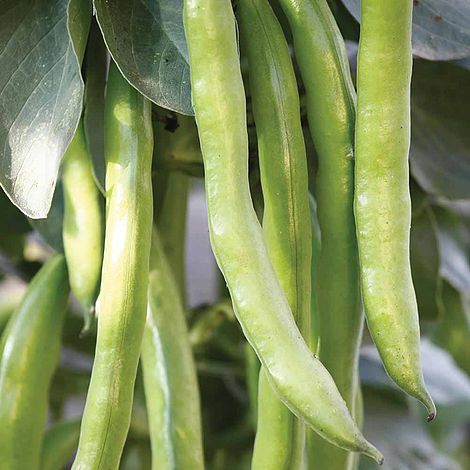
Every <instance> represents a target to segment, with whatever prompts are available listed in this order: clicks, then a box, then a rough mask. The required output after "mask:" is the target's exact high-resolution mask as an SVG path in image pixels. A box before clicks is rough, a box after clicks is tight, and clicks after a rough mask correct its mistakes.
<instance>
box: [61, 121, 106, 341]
mask: <svg viewBox="0 0 470 470" xmlns="http://www.w3.org/2000/svg"><path fill="white" fill-rule="evenodd" d="M62 187H63V190H64V224H63V230H62V237H63V241H64V251H65V259H66V261H67V267H68V271H69V280H70V288H71V290H72V292H73V294H74V295H75V297H76V298H77V300H78V301H79V303H80V305H81V307H82V310H83V312H84V317H85V324H84V327H83V331H84V332H86V331H88V330H89V328H90V326H91V324H92V321H93V315H94V310H95V301H96V297H97V296H98V290H99V285H100V278H101V264H102V261H103V232H104V227H103V225H104V221H103V216H102V208H101V194H100V191H99V189H98V187H97V186H96V183H95V180H94V177H93V167H92V161H91V156H90V153H89V151H88V148H87V145H86V140H85V133H84V129H83V121H82V120H81V121H80V123H79V125H78V128H77V130H76V131H75V135H74V137H73V139H72V142H71V143H70V145H69V147H68V148H67V151H66V153H65V155H64V159H63V161H62Z"/></svg>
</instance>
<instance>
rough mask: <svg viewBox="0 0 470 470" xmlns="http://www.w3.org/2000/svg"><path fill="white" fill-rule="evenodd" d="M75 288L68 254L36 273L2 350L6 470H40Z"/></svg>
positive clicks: (0, 407)
mask: <svg viewBox="0 0 470 470" xmlns="http://www.w3.org/2000/svg"><path fill="white" fill-rule="evenodd" d="M68 293H69V288H68V284H67V268H66V265H65V260H64V257H63V256H62V255H56V256H54V257H53V258H51V259H50V260H49V261H48V262H47V263H46V264H45V265H44V266H43V267H42V268H41V270H40V271H39V272H38V273H37V274H36V276H35V277H34V278H33V280H32V281H31V283H30V285H29V287H28V290H27V291H26V293H25V296H24V298H23V300H22V301H21V304H20V305H19V307H18V310H17V311H16V312H15V313H14V315H13V317H12V318H11V319H10V321H9V323H8V326H7V329H6V330H5V332H4V335H3V337H2V343H1V345H0V356H1V358H2V359H1V362H0V467H1V468H5V469H8V470H24V469H33V470H34V469H37V468H39V461H40V455H41V443H42V439H43V434H44V431H45V426H46V418H47V409H48V391H49V385H50V382H51V379H52V375H53V373H54V370H55V368H56V366H57V363H58V361H59V353H60V344H61V333H62V325H63V322H64V318H65V311H66V305H67V297H68Z"/></svg>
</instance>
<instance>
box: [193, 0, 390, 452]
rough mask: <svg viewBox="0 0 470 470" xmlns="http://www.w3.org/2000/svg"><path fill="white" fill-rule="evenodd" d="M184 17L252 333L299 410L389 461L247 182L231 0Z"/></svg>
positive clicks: (341, 439) (216, 230) (229, 257)
mask: <svg viewBox="0 0 470 470" xmlns="http://www.w3.org/2000/svg"><path fill="white" fill-rule="evenodd" d="M184 25H185V34H186V39H187V43H188V48H189V59H190V60H189V61H190V67H191V85H192V99H193V105H194V110H195V115H196V122H197V126H198V132H199V140H200V142H201V148H202V154H203V160H204V170H205V184H206V198H207V206H208V216H209V234H210V238H211V244H212V249H213V252H214V254H215V257H216V260H217V263H218V265H219V268H220V269H221V271H222V273H223V275H224V277H225V279H226V281H227V285H228V287H229V290H230V294H231V297H232V302H233V305H234V311H235V313H236V315H237V318H238V320H239V322H240V324H241V326H242V328H243V331H244V334H245V336H246V337H247V339H248V340H249V341H250V343H251V344H252V346H253V348H254V349H255V351H256V353H257V355H258V357H259V358H260V361H261V363H262V365H263V367H264V368H265V369H266V370H267V372H268V374H269V375H268V378H269V380H270V383H271V385H272V386H273V388H274V389H275V390H276V392H277V393H278V394H279V396H280V397H281V399H282V400H283V402H284V403H285V404H286V405H287V406H288V407H289V408H290V410H291V411H292V412H293V413H295V414H296V415H297V416H298V417H301V418H302V419H303V420H304V421H305V422H306V423H307V424H309V425H310V426H312V427H314V428H315V429H316V431H317V432H318V433H320V434H321V435H322V436H323V437H325V438H327V439H328V440H330V441H331V442H333V443H335V444H336V445H338V446H341V447H343V448H346V449H349V450H352V451H360V452H364V453H365V454H367V455H369V456H371V457H372V458H375V459H376V460H377V461H381V460H382V455H381V454H380V452H379V451H378V450H377V449H375V447H373V446H372V445H371V444H369V443H368V442H367V441H366V440H365V438H364V437H363V436H362V434H361V432H360V430H359V429H358V428H357V426H356V425H355V423H354V421H353V419H352V418H351V415H350V414H349V412H348V409H347V406H346V404H345V402H344V400H343V399H342V398H341V395H340V394H339V392H338V389H337V387H336V385H335V383H334V381H333V379H332V378H331V376H330V375H329V373H328V372H327V370H326V369H325V368H324V366H323V365H322V364H321V362H320V361H319V360H318V359H316V358H315V357H314V356H313V355H312V354H311V353H310V351H309V349H308V346H307V344H306V343H305V341H304V340H303V339H302V336H301V334H300V331H299V329H298V328H297V326H296V324H295V321H294V319H293V316H292V312H291V310H290V308H289V304H288V301H287V299H286V296H285V294H284V293H283V292H282V289H281V287H280V285H279V281H278V280H277V278H276V274H275V272H274V269H273V267H272V264H271V262H270V260H269V256H268V253H267V249H266V245H265V243H264V240H263V233H262V230H261V227H260V225H259V222H258V220H257V218H256V214H255V211H254V209H253V203H252V200H251V197H250V192H249V186H248V135H247V128H246V103H245V94H244V89H243V82H242V77H241V71H240V63H239V58H238V48H237V42H236V31H235V21H234V16H233V11H232V6H231V2H230V0H204V1H203V0H186V1H185V8H184Z"/></svg>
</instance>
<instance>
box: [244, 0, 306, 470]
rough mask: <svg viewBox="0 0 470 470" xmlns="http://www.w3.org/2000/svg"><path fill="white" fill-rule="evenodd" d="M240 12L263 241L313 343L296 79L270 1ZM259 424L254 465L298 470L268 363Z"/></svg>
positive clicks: (297, 435) (296, 428) (298, 441)
mask: <svg viewBox="0 0 470 470" xmlns="http://www.w3.org/2000/svg"><path fill="white" fill-rule="evenodd" d="M238 12H239V13H240V31H241V36H242V41H243V44H245V49H246V53H247V57H248V68H249V78H250V91H251V98H252V105H253V114H254V119H255V125H256V135H257V138H258V156H259V163H260V172H261V186H262V191H263V199H264V213H263V232H264V239H265V241H266V247H267V249H268V254H269V257H270V259H271V261H272V264H273V267H274V271H275V272H276V275H277V277H278V279H279V281H280V284H281V287H282V288H283V290H284V292H285V293H286V295H287V300H288V301H289V305H290V307H291V310H292V313H293V315H294V319H295V321H296V323H297V325H298V327H299V329H300V331H301V333H302V335H303V336H304V338H305V340H306V341H308V337H309V320H310V284H311V272H310V269H311V258H312V230H311V224H310V212H309V205H308V172H307V157H306V153H305V143H304V140H303V133H302V125H301V123H300V103H299V95H298V91H297V81H296V78H295V74H294V68H293V66H292V62H291V58H290V54H289V48H288V45H287V42H286V40H285V38H284V33H283V31H282V28H281V25H280V24H279V22H278V21H277V19H276V16H275V14H274V12H273V11H272V9H271V6H270V5H269V2H268V1H267V0H239V2H238ZM257 423H258V424H257V432H256V439H255V446H254V450H253V461H252V468H253V469H286V470H295V469H297V468H300V466H301V464H302V457H303V451H304V446H305V427H304V425H303V423H302V422H300V421H299V420H298V419H297V418H296V417H295V416H294V415H293V414H292V413H291V412H290V411H289V409H288V408H286V406H285V405H284V404H283V403H282V402H281V401H280V400H279V398H278V396H277V394H276V393H275V391H274V390H273V389H272V388H271V385H270V384H269V381H268V379H267V377H266V374H265V372H264V370H263V369H262V371H261V373H260V379H259V394H258V421H257Z"/></svg>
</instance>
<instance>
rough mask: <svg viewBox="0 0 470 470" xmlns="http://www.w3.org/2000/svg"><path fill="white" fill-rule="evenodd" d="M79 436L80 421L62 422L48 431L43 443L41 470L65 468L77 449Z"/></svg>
mask: <svg viewBox="0 0 470 470" xmlns="http://www.w3.org/2000/svg"><path fill="white" fill-rule="evenodd" d="M79 436H80V421H79V420H72V421H62V422H59V423H56V424H54V425H53V426H52V427H51V428H50V429H48V430H47V432H46V434H45V435H44V440H43V443H42V451H41V465H40V468H41V470H57V469H59V468H64V467H65V466H66V465H67V462H68V461H69V459H70V457H71V456H72V454H73V451H74V450H75V449H76V448H77V443H78V437H79Z"/></svg>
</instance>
